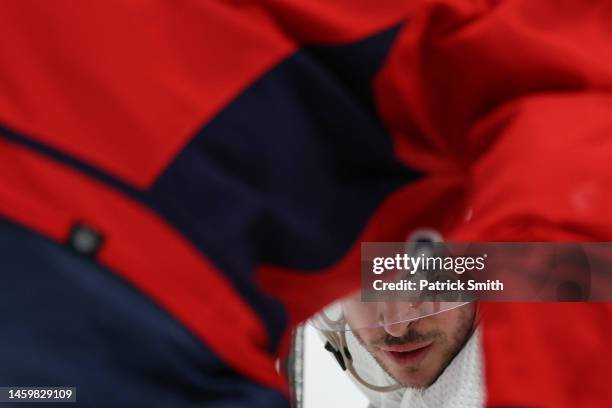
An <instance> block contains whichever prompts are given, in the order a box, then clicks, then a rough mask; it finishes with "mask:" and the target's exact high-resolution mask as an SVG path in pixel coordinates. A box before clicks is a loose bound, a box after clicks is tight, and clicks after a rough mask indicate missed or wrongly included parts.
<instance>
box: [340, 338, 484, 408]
mask: <svg viewBox="0 0 612 408" xmlns="http://www.w3.org/2000/svg"><path fill="white" fill-rule="evenodd" d="M347 340H348V342H349V345H350V346H351V348H353V347H360V348H361V349H362V351H363V353H367V351H365V349H363V347H362V346H361V345H359V344H358V342H357V341H356V340H354V341H351V339H347ZM353 350H354V348H353ZM356 354H358V355H359V354H360V353H356ZM362 357H365V356H362ZM370 369H371V370H373V371H372V372H371V373H370V374H371V376H372V378H376V377H377V378H379V379H380V378H388V376H387V375H386V374H385V373H384V371H383V370H382V368H380V366H378V365H377V364H376V366H375V367H374V366H370ZM355 383H356V384H357V386H358V387H359V388H360V389H361V390H362V391H363V392H364V394H365V395H366V396H367V397H368V399H369V400H370V407H372V408H481V407H483V406H484V404H485V397H486V395H485V386H484V368H483V361H482V346H481V334H480V330H479V329H476V330H475V332H474V334H473V335H472V336H471V337H470V339H469V340H468V342H467V343H466V344H465V346H464V347H463V349H462V350H461V351H460V352H459V353H458V354H457V356H455V358H454V359H453V361H451V363H450V364H449V365H448V367H447V368H446V370H444V372H443V373H442V374H441V375H440V377H439V378H438V379H437V380H436V382H435V383H433V384H432V385H431V386H430V387H428V388H426V389H423V390H416V389H411V388H404V389H401V390H398V391H395V392H389V393H378V392H374V391H372V390H370V389H368V388H366V387H363V386H361V385H360V384H359V383H357V382H356V381H355Z"/></svg>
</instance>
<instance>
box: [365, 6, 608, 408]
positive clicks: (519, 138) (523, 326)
mask: <svg viewBox="0 0 612 408" xmlns="http://www.w3.org/2000/svg"><path fill="white" fill-rule="evenodd" d="M610 21H612V2H609V1H588V2H587V1H580V0H575V1H571V0H567V1H561V2H556V1H530V0H506V1H429V2H422V4H421V7H419V8H418V9H417V10H416V11H415V13H414V14H413V15H412V16H411V23H410V24H407V25H406V26H405V28H404V30H403V31H402V32H401V33H400V37H399V39H398V40H397V43H396V45H395V47H394V49H393V50H392V52H391V55H390V56H389V58H388V60H387V64H386V66H385V67H384V68H383V70H382V71H381V72H380V73H379V75H378V78H377V80H376V87H375V90H376V96H377V102H378V106H379V109H380V112H381V115H382V116H383V118H384V119H385V122H386V124H387V126H388V128H389V129H390V130H391V131H392V134H393V137H394V141H395V146H396V151H397V155H398V157H399V158H400V159H401V160H404V161H405V162H406V163H409V164H410V165H415V166H417V167H418V168H420V169H422V170H423V171H426V172H428V173H429V174H430V176H429V177H430V178H432V177H436V175H437V176H438V177H439V176H440V175H444V174H456V175H457V176H458V177H460V178H461V183H460V187H459V196H460V197H461V198H460V199H458V200H455V201H454V202H448V203H447V207H446V211H451V210H452V211H454V212H457V213H461V214H463V216H461V217H458V218H457V220H456V222H455V225H454V226H452V227H451V228H450V229H447V230H445V231H443V234H444V236H445V239H447V240H448V241H451V242H452V241H607V242H609V241H610V240H611V237H612V212H610V210H609V209H610V208H611V207H612V189H611V188H610V187H611V186H612V184H611V182H610V180H612V167H611V166H610V157H612V113H611V112H612V93H611V92H610V89H612V25H611V24H610ZM438 214H439V213H438ZM435 217H436V213H435V212H431V213H429V214H428V218H429V219H430V220H431V219H435ZM483 309H484V310H485V314H484V317H483V328H484V349H485V374H486V385H487V393H488V405H489V406H493V407H495V406H498V407H506V406H521V407H522V406H529V407H577V406H581V407H582V406H584V407H604V406H612V392H610V389H609V386H608V385H607V378H608V371H609V367H608V365H609V364H608V362H610V361H612V349H611V348H610V347H607V344H606V339H607V338H609V337H610V336H612V307H611V306H610V305H609V304H564V305H562V304H495V305H493V304H491V305H484V307H483Z"/></svg>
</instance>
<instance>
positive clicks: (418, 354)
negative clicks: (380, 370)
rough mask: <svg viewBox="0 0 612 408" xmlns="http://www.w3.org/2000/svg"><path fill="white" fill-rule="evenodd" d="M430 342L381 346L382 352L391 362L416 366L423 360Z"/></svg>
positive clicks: (429, 347)
mask: <svg viewBox="0 0 612 408" xmlns="http://www.w3.org/2000/svg"><path fill="white" fill-rule="evenodd" d="M431 345H432V342H431V341H430V342H427V343H420V344H407V345H401V346H383V347H382V348H381V350H382V352H383V354H384V355H385V356H386V357H387V358H388V359H389V360H391V361H392V362H394V363H395V364H397V365H401V366H416V365H419V364H420V363H421V361H423V359H424V358H425V357H426V356H427V353H428V352H429V350H430V349H431Z"/></svg>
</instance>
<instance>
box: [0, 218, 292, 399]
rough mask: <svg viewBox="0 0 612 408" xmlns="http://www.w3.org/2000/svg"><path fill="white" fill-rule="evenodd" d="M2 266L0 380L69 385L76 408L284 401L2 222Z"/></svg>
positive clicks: (156, 312)
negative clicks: (73, 391)
mask: <svg viewBox="0 0 612 408" xmlns="http://www.w3.org/2000/svg"><path fill="white" fill-rule="evenodd" d="M0 270H1V273H2V281H1V286H0V316H1V318H2V319H1V321H2V329H1V335H0V386H76V387H77V403H76V404H74V405H75V406H78V407H100V406H105V407H149V408H150V407H164V408H166V407H194V408H195V407H210V408H238V407H240V408H247V407H248V408H250V407H257V408H264V407H265V408H269V407H278V408H288V402H287V400H286V399H285V398H284V397H283V396H282V395H280V394H279V393H278V392H275V391H272V390H268V389H265V388H262V387H259V386H257V385H255V384H253V383H252V382H250V381H247V380H246V379H244V378H242V377H240V376H238V375H237V374H236V373H235V372H234V371H232V370H231V369H230V368H229V367H228V366H226V365H225V364H224V363H223V362H222V361H221V360H220V359H219V358H218V357H217V356H216V355H215V354H213V353H212V352H211V351H210V350H209V349H208V348H207V347H206V346H205V345H203V344H202V343H201V342H200V341H198V339H196V338H194V337H193V336H192V335H191V334H190V333H189V332H188V331H187V330H186V329H185V328H184V327H182V326H181V325H180V324H178V323H177V322H176V321H175V320H174V319H172V318H171V317H170V316H168V315H167V314H166V313H165V312H164V311H162V310H161V309H160V308H159V307H157V306H156V305H155V304H154V303H153V302H152V301H150V300H149V299H148V298H147V297H146V296H143V295H142V294H141V293H139V292H138V291H137V290H135V289H134V288H132V287H131V286H129V285H128V284H126V283H125V282H124V281H123V280H121V279H120V278H118V277H117V276H116V275H115V274H113V273H111V272H110V271H108V270H106V269H104V268H103V267H101V266H99V265H97V264H96V263H95V262H93V261H91V260H90V259H88V258H84V257H81V256H79V255H76V254H75V253H73V252H72V251H71V250H69V249H68V248H67V247H63V246H60V245H57V244H55V243H52V242H50V241H47V240H46V239H45V238H42V237H40V236H37V235H35V234H33V233H30V232H28V231H25V230H23V229H21V228H19V227H16V226H14V225H13V224H10V223H8V222H6V221H4V220H0ZM236 335H237V336H238V335H240V332H239V329H237V333H236ZM21 405H22V404H19V405H15V406H21ZM30 405H32V404H30ZM54 405H57V406H64V405H65V404H63V405H60V404H51V405H50V406H54ZM70 405H72V404H70ZM3 406H7V407H8V406H11V405H10V404H3ZM44 406H49V404H44Z"/></svg>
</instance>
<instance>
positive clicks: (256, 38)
mask: <svg viewBox="0 0 612 408" xmlns="http://www.w3.org/2000/svg"><path fill="white" fill-rule="evenodd" d="M237 3H240V2H237ZM237 3H232V2H221V1H185V2H181V3H180V4H173V3H167V2H164V1H149V0H145V1H130V2H125V1H117V0H109V1H103V2H95V3H91V4H90V3H85V2H74V1H68V0H58V1H53V2H42V3H41V2H39V1H32V0H24V1H19V2H14V3H9V4H5V5H3V7H2V13H0V38H4V39H10V40H4V41H2V42H0V66H2V74H1V75H0V88H2V92H0V120H1V121H2V122H3V123H4V124H5V125H9V126H11V127H13V128H14V129H15V130H18V131H20V132H23V133H25V134H28V135H30V137H33V138H35V139H36V140H37V141H40V142H43V143H45V144H48V145H50V146H53V147H55V148H58V149H60V150H63V151H64V152H66V153H68V154H70V155H73V156H75V157H77V158H79V159H81V160H82V161H85V162H88V163H90V164H92V165H94V166H96V167H98V168H100V169H101V170H103V171H105V172H108V173H110V174H112V175H114V176H116V177H118V178H121V179H123V180H124V181H126V182H128V183H129V184H131V185H133V186H135V187H140V188H146V187H147V186H149V185H150V184H151V183H152V182H153V181H154V180H155V179H156V177H157V176H158V175H159V173H160V172H161V171H162V170H163V168H164V167H165V166H166V165H167V164H168V162H169V161H171V160H172V159H173V158H174V156H175V155H176V153H177V152H178V151H179V150H180V149H181V148H182V147H183V146H184V145H185V143H186V142H187V141H188V140H189V139H190V138H191V137H192V136H193V134H194V132H196V131H197V130H198V129H199V127H201V126H202V124H203V123H206V122H207V121H208V120H209V119H210V118H211V117H212V116H214V114H216V113H217V112H218V111H219V110H220V109H222V108H223V107H224V106H225V105H226V104H227V103H229V102H230V101H231V100H232V99H233V98H234V97H235V96H236V95H237V94H238V93H239V92H240V91H242V90H243V89H244V88H245V87H246V86H248V85H250V84H251V83H252V82H253V81H254V80H255V79H256V78H257V77H259V76H260V75H262V74H263V73H264V72H266V71H267V70H268V69H270V68H271V67H272V66H273V65H275V64H276V63H278V62H279V61H280V60H281V59H282V58H284V57H286V56H287V55H289V54H290V53H292V52H293V51H294V50H295V49H296V47H297V46H298V44H297V42H300V41H304V42H308V41H324V42H326V43H341V42H347V41H353V40H357V39H359V38H361V37H363V36H366V35H368V34H369V33H372V32H375V31H379V30H382V29H383V28H386V27H388V26H389V25H391V24H393V23H395V22H397V21H399V20H400V19H401V18H402V17H404V16H405V14H406V13H405V9H406V6H404V7H403V8H401V7H398V5H399V4H401V3H402V2H399V1H398V0H393V1H389V2H387V3H388V4H383V5H381V6H377V7H376V8H375V12H374V13H373V12H372V10H373V9H372V7H371V5H368V2H365V1H361V2H359V4H354V2H351V1H342V2H337V3H335V4H327V3H326V2H323V3H321V2H310V1H304V0H301V1H297V2H296V1H269V2H265V4H262V3H259V2H242V3H243V4H237ZM249 3H251V4H249ZM267 3H269V4H267Z"/></svg>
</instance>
